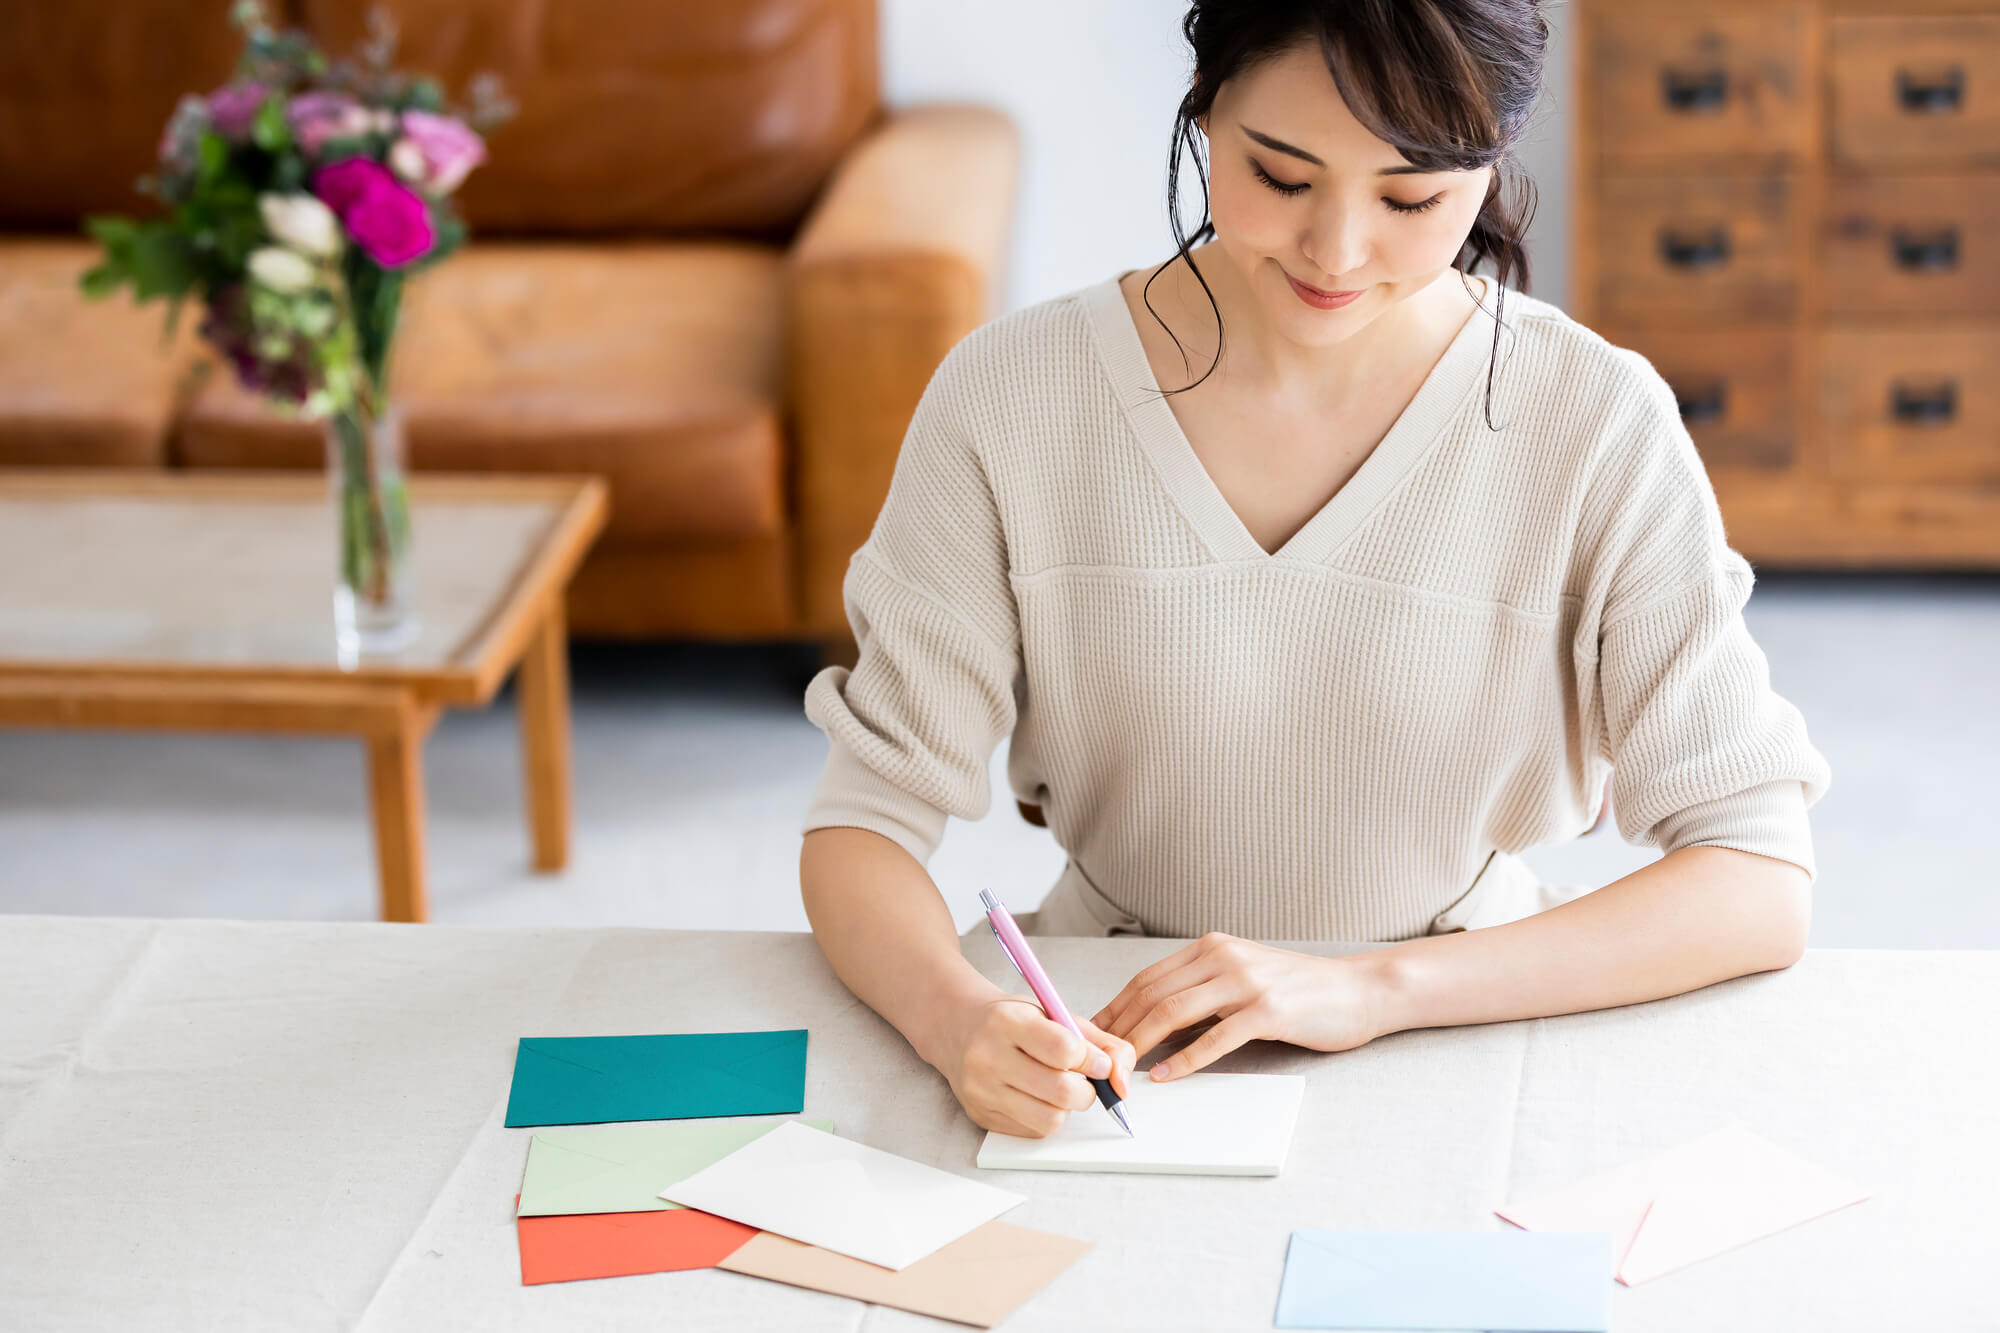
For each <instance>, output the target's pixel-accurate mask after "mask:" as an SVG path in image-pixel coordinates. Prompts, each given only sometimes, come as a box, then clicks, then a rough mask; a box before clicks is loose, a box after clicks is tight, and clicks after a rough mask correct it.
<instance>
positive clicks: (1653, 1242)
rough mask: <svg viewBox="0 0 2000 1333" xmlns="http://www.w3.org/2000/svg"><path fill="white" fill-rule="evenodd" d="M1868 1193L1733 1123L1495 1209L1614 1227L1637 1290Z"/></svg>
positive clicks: (1531, 1224)
mask: <svg viewBox="0 0 2000 1333" xmlns="http://www.w3.org/2000/svg"><path fill="white" fill-rule="evenodd" d="M1867 1197H1868V1191H1867V1190H1865V1189H1862V1188H1861V1187H1860V1186H1858V1185H1856V1184H1854V1182H1852V1181H1850V1180H1847V1179H1845V1178H1843V1177H1841V1176H1838V1175H1835V1174H1834V1173H1833V1172H1831V1171H1829V1170H1827V1169H1826V1168H1825V1167H1822V1166H1818V1165H1816V1164H1814V1163H1812V1162H1808V1161H1806V1160H1805V1159H1804V1158H1802V1157H1800V1156H1798V1155H1797V1154H1795V1153H1790V1152H1787V1151H1785V1150H1784V1149H1783V1148H1780V1147H1779V1146H1778V1145H1777V1144H1775V1143H1772V1142H1771V1141H1770V1140H1769V1139H1766V1138H1762V1137H1760V1136H1759V1135H1756V1134H1753V1133H1751V1132H1750V1131H1749V1130H1747V1129H1744V1128H1743V1127H1742V1126H1740V1125H1731V1126H1728V1127H1726V1128H1723V1129H1719V1130H1716V1131H1715V1132H1714V1133H1712V1134H1706V1135H1703V1136H1702V1137H1701V1138H1698V1139H1695V1140H1694V1141H1693V1142H1691V1143H1683V1144H1681V1145H1680V1146H1679V1147H1676V1148H1670V1149H1668V1150H1667V1151H1665V1152H1662V1153H1656V1154H1655V1155H1653V1156H1651V1157H1642V1158H1640V1159H1638V1160H1637V1161H1633V1162H1627V1163H1625V1164H1624V1165H1623V1166H1618V1167H1614V1168H1613V1169H1611V1170H1609V1171H1605V1172H1603V1173H1601V1174H1599V1175H1595V1176H1591V1177H1588V1178H1587V1179H1584V1180H1580V1181H1577V1182H1576V1183H1575V1184H1573V1185H1570V1186H1567V1187H1566V1188H1564V1189H1560V1190H1557V1191H1556V1192H1555V1193H1553V1194H1545V1195H1543V1196H1541V1197H1540V1198H1536V1199H1530V1200H1528V1201H1527V1202H1525V1203H1516V1204H1509V1205H1508V1206H1507V1207H1505V1208H1500V1209H1496V1210H1495V1211H1497V1212H1498V1213H1499V1215H1500V1216H1501V1217H1504V1218H1506V1219H1507V1220H1508V1221H1509V1222H1512V1223H1513V1224H1514V1225H1516V1226H1518V1227H1525V1228H1527V1229H1528V1230H1530V1231H1607V1232H1610V1233H1611V1237H1612V1243H1613V1246H1614V1247H1615V1248H1614V1250H1613V1253H1614V1254H1615V1255H1616V1256H1617V1259H1618V1274H1617V1276H1618V1280H1619V1281H1620V1282H1623V1283H1624V1284H1625V1285H1626V1286H1628V1287H1630V1286H1637V1285H1638V1284H1639V1283H1641V1282H1648V1281H1651V1280H1652V1279H1653V1278H1656V1277H1661V1276H1664V1275H1665V1274H1667V1273H1671V1272H1673V1271H1674V1270H1676V1269H1680V1268H1685V1267H1687V1266H1688V1265H1689V1264H1692V1263H1696V1262H1699V1261H1700V1260H1703V1259H1707V1258H1710V1257H1712V1256H1714V1255H1718V1254H1721V1253H1723V1252H1724V1251H1725V1250H1733V1249H1735V1248H1736V1247H1737V1246H1739V1245H1747V1244H1749V1243H1750V1242H1751V1241H1753V1240H1759V1239H1761V1238H1763V1237H1765V1236H1769V1235H1772V1234H1773V1233H1775V1232H1779V1231H1783V1230H1785V1229H1786V1228H1788V1227H1793V1226H1797V1225H1798V1224H1799V1223H1801V1222H1809V1221H1811V1220H1812V1219H1813V1218H1816V1217H1823V1216H1825V1215H1826V1214H1828V1213H1830V1212H1833V1211H1834V1210H1836V1209H1839V1208H1845V1207H1847V1206H1848V1205H1849V1204H1853V1203H1859V1202H1861V1201H1862V1200H1863V1199H1866V1198H1867Z"/></svg>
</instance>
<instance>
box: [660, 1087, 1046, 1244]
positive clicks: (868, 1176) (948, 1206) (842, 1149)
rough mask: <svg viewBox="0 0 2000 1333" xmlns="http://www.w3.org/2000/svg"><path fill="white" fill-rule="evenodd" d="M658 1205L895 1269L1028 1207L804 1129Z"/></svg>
mask: <svg viewBox="0 0 2000 1333" xmlns="http://www.w3.org/2000/svg"><path fill="white" fill-rule="evenodd" d="M660 1197H661V1198H663V1199H667V1200H670V1201H672V1202H674V1203H678V1204H682V1205H685V1206H686V1207H689V1208H699V1209H701V1210H702V1211H703V1212H707V1213H714V1214H716V1215H717V1216H720V1217H726V1218H729V1219H730V1220H732V1221H736V1222H741V1223H743V1224H744V1225H746V1226H753V1227H759V1228H761V1229H763V1230H765V1231H771V1232H776V1233H777V1234H778V1235H780V1236H789V1237H791V1238H792V1239H793V1240H797V1241H804V1242H805V1243H806V1244H808V1245H817V1246H819V1247H820V1248H821V1249H826V1250H832V1251H834V1252H835V1253H837V1254H845V1255H849V1256H851V1257H853V1258H856V1259H860V1260H862V1261H864V1262H866V1263H871V1264H879V1265H880V1266H881V1267H883V1268H893V1269H902V1268H907V1267H908V1266H909V1265H911V1264H913V1263H915V1262H916V1261H917V1260H919V1259H921V1258H923V1257H924V1256H925V1255H927V1254H931V1253H933V1252H934V1251H936V1250H939V1249H941V1248H943V1247H944V1246H946V1245H949V1244H950V1243H951V1242H952V1241H955V1240H957V1239H958V1238H959V1237H960V1236H963V1235H965V1234H966V1233H967V1232H968V1231H971V1230H972V1229H973V1228H974V1227H977V1226H981V1225H983V1224H984V1223H987V1222H991V1221H992V1220H993V1219H994V1218H996V1217H998V1216H1000V1214H1002V1213H1004V1212H1006V1211H1007V1210H1008V1209H1010V1208H1012V1207H1014V1206H1015V1205H1016V1204H1020V1203H1025V1202H1026V1200H1025V1199H1023V1198H1022V1196H1021V1195H1018V1194H1014V1193H1011V1192H1009V1191H1007V1190H1003V1189H995V1188H994V1187H993V1186H991V1185H984V1184H981V1183H980V1182H979V1181H976V1180H967V1179H965V1178H964V1177H963V1176H955V1175H953V1174H952V1173H951V1172H949V1171H940V1170H938V1169H937V1168H936V1167H933V1166H925V1165H924V1164H923V1163H921V1162H913V1161H911V1160H909V1159H908V1158H907V1157H898V1156H896V1155H895V1154H894V1153H886V1152H883V1151H881V1150H880V1149H878V1148H870V1147H869V1146H868V1145H866V1144H863V1143H856V1142H854V1141H853V1140H851V1139H843V1138H839V1137H837V1136H835V1135H832V1134H828V1133H824V1132H822V1131H820V1130H817V1129H811V1128H808V1127H807V1126H805V1125H802V1124H799V1123H798V1122H797V1121H788V1122H787V1123H785V1124H782V1125H779V1126H778V1127H777V1128H776V1129H774V1130H772V1131H771V1132H770V1133H768V1134H766V1135H764V1136H762V1137H761V1138H758V1139H756V1140H754V1141H752V1142H750V1143H748V1144H745V1145H744V1146H743V1147H741V1148H739V1149H737V1150H736V1151H735V1152H733V1153H731V1154H729V1156H727V1157H725V1158H723V1159H722V1160H721V1161H719V1162H716V1163H715V1164H714V1165H712V1166H708V1167H704V1168H703V1169H702V1170H700V1171H697V1172H695V1173H694V1174H693V1175H691V1176H689V1177H687V1179H685V1180H683V1181H681V1182H680V1183H679V1184H676V1185H669V1186H668V1187H667V1188H666V1189H665V1190H663V1191H661V1193H660Z"/></svg>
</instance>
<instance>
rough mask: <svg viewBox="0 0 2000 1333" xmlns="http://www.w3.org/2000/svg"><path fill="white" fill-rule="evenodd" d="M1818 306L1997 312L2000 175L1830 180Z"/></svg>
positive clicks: (1866, 311)
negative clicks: (1822, 289)
mask: <svg viewBox="0 0 2000 1333" xmlns="http://www.w3.org/2000/svg"><path fill="white" fill-rule="evenodd" d="M1817 248H1818V258H1819V271H1818V273H1817V274H1816V275H1815V277H1816V280H1817V281H1818V282H1820V283H1822V284H1823V285H1824V288H1825V290H1824V292H1823V293H1822V298H1823V299H1822V305H1823V307H1824V309H1826V310H1827V311H1828V312H1829V313H1838V314H1852V315H2000V177H1992V176H1985V177H1982V176H1866V177H1861V176H1857V177H1845V178H1843V177H1835V178H1832V179H1829V180H1828V181H1827V192H1826V213H1825V215H1824V217H1823V218H1822V219H1821V225H1820V227H1819V245H1818V247H1817Z"/></svg>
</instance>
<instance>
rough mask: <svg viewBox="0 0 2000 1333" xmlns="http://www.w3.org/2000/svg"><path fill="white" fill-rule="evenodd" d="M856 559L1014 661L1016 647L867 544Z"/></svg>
mask: <svg viewBox="0 0 2000 1333" xmlns="http://www.w3.org/2000/svg"><path fill="white" fill-rule="evenodd" d="M854 557H855V558H856V559H857V560H865V562H866V563H867V564H868V565H870V566H871V567H873V569H874V570H875V572H876V573H877V574H879V575H880V576H881V577H882V578H884V579H886V580H887V581H888V582H889V583H891V584H893V585H894V586H895V587H897V588H899V589H901V590H902V591H903V592H906V593H908V594H909V595H910V596H912V597H914V598H916V599H917V600H918V601H920V602H922V603H924V605H926V606H928V607H930V608H932V609H933V610H936V611H940V612H942V613H943V614H944V616H945V618H946V619H948V620H950V621H952V622H953V623H954V624H956V625H957V626H959V628H961V629H963V630H964V631H965V632H966V633H967V634H970V635H971V636H972V637H973V638H974V639H975V640H977V641H978V642H980V643H983V644H985V645H986V646H987V647H989V648H991V649H993V651H995V652H996V653H998V654H999V655H1000V656H1001V657H1003V658H1006V659H1007V660H1009V661H1012V660H1013V658H1014V656H1015V649H1014V645H1012V644H1007V643H1002V642H1001V641H1000V640H998V639H996V638H994V637H993V636H992V635H991V634H988V633H987V632H986V631H985V630H983V629H981V628H979V626H977V625H975V624H973V623H972V622H971V621H970V620H967V619H966V618H965V616H964V614H963V613H962V612H960V611H959V609H958V608H957V607H955V606H953V605H951V604H950V603H949V602H946V601H945V600H943V599H942V598H940V597H938V596H937V595H936V594H935V593H932V592H931V591H930V590H929V589H926V588H921V587H919V586H917V585H916V584H914V583H912V582H910V581H909V580H908V579H906V578H904V577H903V576H902V575H901V574H899V573H897V572H896V571H895V570H894V569H893V568H892V567H891V566H890V565H889V563H888V562H887V561H885V560H883V559H882V557H880V556H879V555H876V554H875V553H874V552H873V551H872V550H871V549H870V548H869V546H868V545H867V544H863V545H862V546H860V547H859V548H857V549H856V550H855V552H854Z"/></svg>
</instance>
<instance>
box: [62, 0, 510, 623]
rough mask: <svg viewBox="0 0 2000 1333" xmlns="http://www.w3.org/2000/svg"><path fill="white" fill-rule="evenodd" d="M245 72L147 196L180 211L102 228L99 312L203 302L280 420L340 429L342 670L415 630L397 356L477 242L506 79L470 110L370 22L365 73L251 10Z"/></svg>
mask: <svg viewBox="0 0 2000 1333" xmlns="http://www.w3.org/2000/svg"><path fill="white" fill-rule="evenodd" d="M232 21H233V22H234V23H235V25H236V26H237V27H238V28H240V29H241V30H242V31H243V34H244V47H243V54H242V56H241V57H240V59H239V60H238V63H237V68H236V72H235V74H234V75H233V76H232V77H231V78H230V80H229V81H228V82H227V83H225V84H224V85H223V86H222V87H220V88H217V89H216V90H215V91H213V92H211V93H209V94H208V95H207V96H205V97H203V96H193V95H190V96H187V97H183V98H182V99H181V101H180V104H179V105H178V106H177V107H176V108H175V110H174V112H173V115H172V116H171V118H170V119H169V120H168V122H167V126H166V131H165V133H164V134H163V135H162V137H161V139H160V147H159V161H158V169H157V171H156V172H154V173H153V174H151V175H149V176H146V177H144V178H143V179H141V180H140V182H139V188H140V190H141V191H142V192H143V193H146V194H149V195H152V196H154V197H155V198H157V199H159V200H160V201H161V202H162V203H163V204H165V205H166V209H165V213H164V216H161V217H157V218H149V219H144V220H140V219H132V218H124V217H92V218H90V219H88V220H87V222H86V224H85V225H86V228H87V230H88V231H89V233H90V234H91V235H92V236H93V237H94V238H95V239H96V240H97V241H98V242H99V243H101V244H102V246H103V247H104V260H103V262H102V263H101V264H99V265H98V266H97V267H95V268H93V269H91V270H90V271H89V272H87V273H86V274H84V276H83V279H82V287H83V292H84V294H85V295H86V296H90V297H102V296H105V295H107V294H109V293H111V292H113V291H115V290H117V289H118V288H119V287H121V286H125V285H127V284H129V285H130V287H131V289H132V295H133V297H134V299H135V300H139V301H148V300H153V299H155V298H164V299H166V300H167V302H168V314H167V324H168V329H169V331H171V329H172V327H173V326H174V324H175V323H176V321H177V320H178V318H179V314H180V308H181V304H182V302H183V301H185V300H186V299H187V298H188V297H189V296H190V295H192V296H194V297H195V298H196V299H197V300H198V301H199V302H200V306H201V309H202V311H203V318H202V322H201V325H200V333H201V336H202V337H203V338H204V339H205V340H206V341H207V342H209V343H210V344H212V345H213V346H214V347H215V348H216V350H217V351H219V352H220V353H221V354H222V357H223V358H224V359H225V360H226V361H227V362H228V363H229V364H230V366H231V367H233V369H234V371H235V373H236V375H237V377H238V379H239V380H240V381H241V382H242V383H243V385H244V386H245V387H246V388H248V389H250V390H251V391H252V392H254V393H256V394H258V395H259V396H261V397H262V398H263V399H264V400H265V401H266V402H268V403H270V404H271V405H272V406H273V407H274V408H276V409H277V410H278V411H279V412H281V413H283V414H286V415H290V416H295V417H302V418H306V419H310V420H316V421H323V422H324V423H325V425H326V438H327V457H328V467H329V470H330V472H331V474H332V490H333V494H334V497H335V506H336V513H337V517H338V524H339V530H340V577H339V579H338V580H337V581H336V584H335V590H334V606H335V629H336V635H337V641H338V645H339V647H340V648H341V649H342V657H343V660H346V659H348V658H351V656H352V655H353V654H354V653H355V652H356V651H393V650H394V649H396V648H399V647H401V646H403V645H404V644H406V643H407V642H408V641H409V640H410V639H411V638H412V637H413V636H414V634H415V631H416V624H415V618H414V616H413V614H412V613H411V610H410V606H409V587H408V581H409V580H408V576H409V547H410V524H409V506H408V501H407V497H406V494H405V489H404V480H403V463H402V432H401V426H400V420H399V418H398V417H397V415H396V413H395V412H394V410H393V409H392V407H391V404H390V401H389V396H388V394H389V349H390V344H391V342H392V341H393V339H394V337H395V332H396V314H397V310H398V307H399V305H400V303H401V298H402V293H403V285H404V282H405V281H406V279H407V278H408V277H409V276H410V275H411V274H412V273H415V272H417V271H419V270H421V269H424V268H427V267H428V266H430V265H432V264H435V263H436V262H438V261H439V260H440V259H442V258H444V257H445V256H446V255H447V254H450V253H451V251H452V250H454V249H455V248H457V247H458V246H459V245H460V244H462V243H463V241H464V239H465V227H464V224H463V223H461V222H460V221H459V219H458V217H457V216H456V214H455V213H454V211H453V209H452V206H451V203H450V197H451V194H452V192H453V191H455V190H456V189H457V188H458V186H459V184H460V182H462V181H463V180H464V179H465V177H466V174H467V173H468V172H470V171H471V170H472V169H473V168H474V167H475V166H477V165H479V163H480V162H481V161H483V160H484V158H485V151H486V150H485V140H484V138H483V135H484V134H485V133H486V132H487V131H488V130H490V129H491V127H492V126H493V125H495V124H497V123H499V122H500V121H501V120H503V119H505V118H506V117H507V116H508V115H509V114H511V110H512V109H511V108H510V107H509V106H508V105H507V104H506V102H505V101H504V99H503V98H502V97H501V96H500V93H499V89H498V84H497V82H496V81H495V80H494V79H493V78H492V76H490V75H481V76H479V77H478V78H475V79H473V80H472V82H471V83H470V84H469V85H468V89H467V92H468V96H469V97H470V99H471V105H470V107H469V108H466V109H463V110H461V109H458V108H455V107H453V106H451V105H450V104H448V103H447V101H446V98H445V94H444V92H443V90H442V88H440V86H439V85H438V84H437V82H436V81H435V80H432V79H429V78H424V77H419V76H413V75H409V74H405V73H402V72H399V71H397V70H395V69H393V68H391V62H392V60H393V59H394V52H395V43H396V34H395V30H394V28H393V26H392V25H391V24H390V22H389V20H388V18H387V17H386V15H384V14H383V13H382V12H381V11H379V10H378V11H376V12H375V13H373V14H371V15H370V18H369V34H368V38H367V40H366V41H365V42H363V44H362V45H361V47H360V49H359V51H358V52H357V53H356V55H355V56H354V57H352V58H349V59H345V60H341V61H338V62H329V61H328V60H327V59H326V57H325V56H323V55H322V54H321V53H320V52H319V50H318V49H316V47H315V46H314V44H313V42H312V40H311V38H310V37H309V36H308V35H306V34H304V33H302V32H294V31H283V32H281V31H277V30H275V29H273V28H272V27H271V25H270V23H269V21H268V20H267V18H266V16H265V13H264V9H263V6H262V4H261V3H259V0H238V3H237V4H236V6H235V8H234V10H233V11H232Z"/></svg>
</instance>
